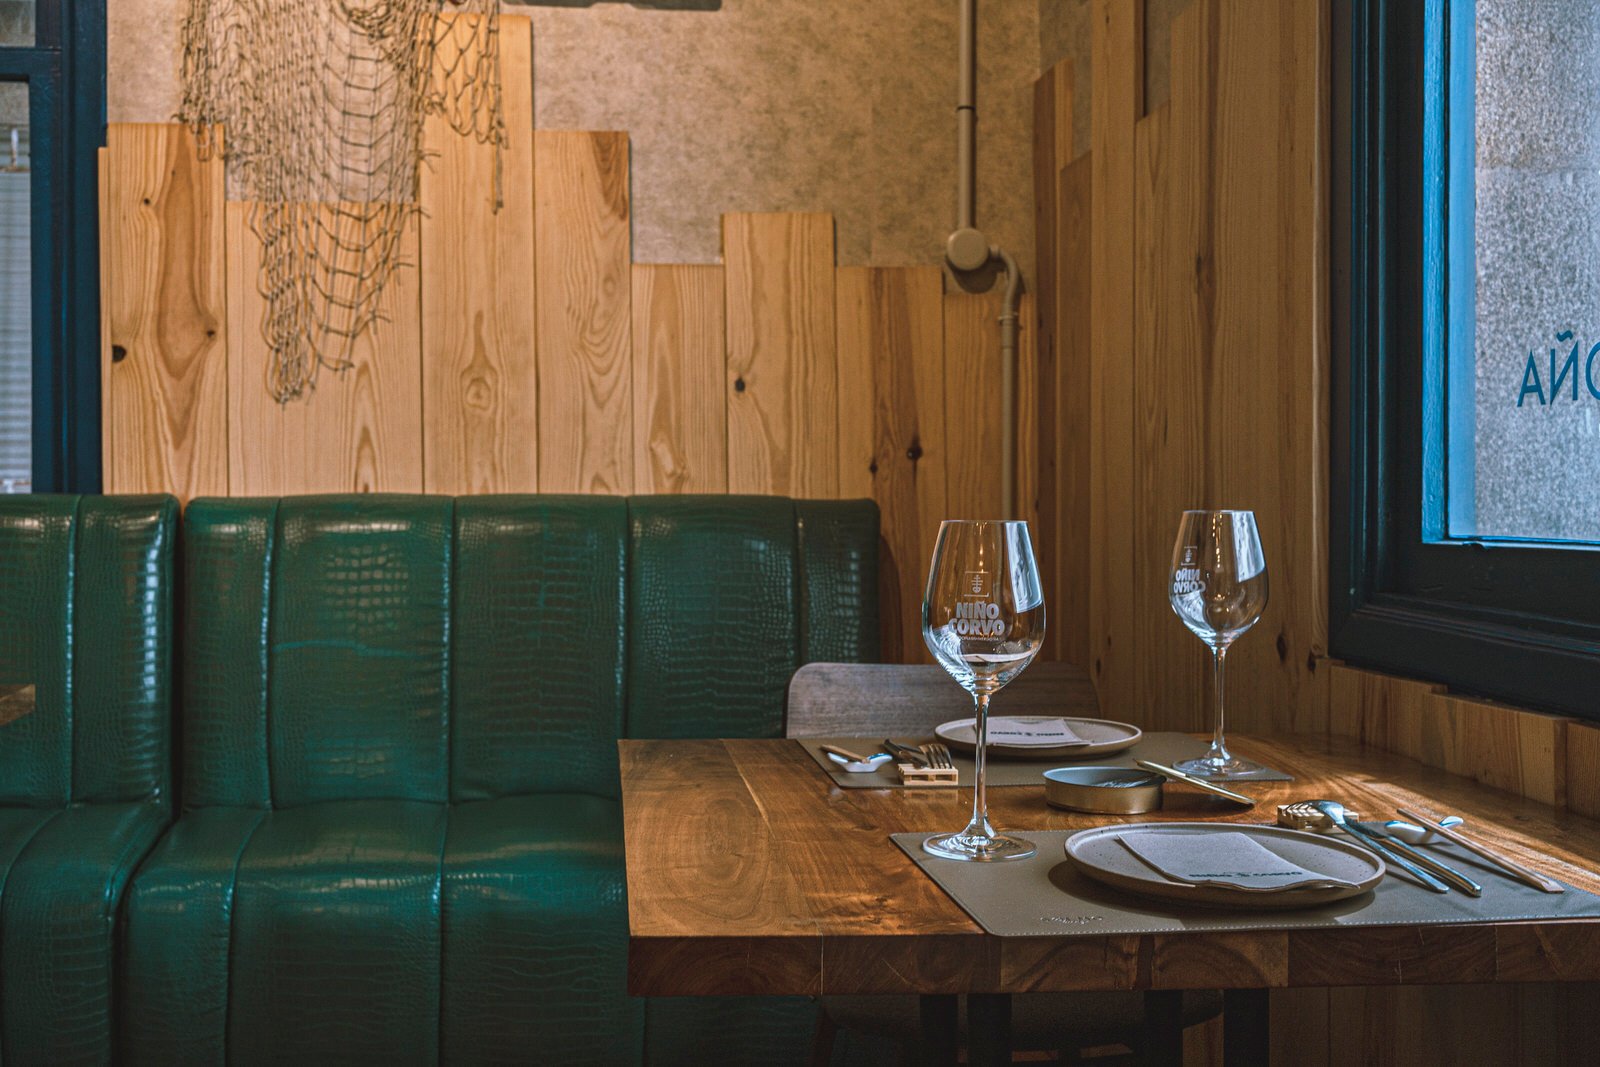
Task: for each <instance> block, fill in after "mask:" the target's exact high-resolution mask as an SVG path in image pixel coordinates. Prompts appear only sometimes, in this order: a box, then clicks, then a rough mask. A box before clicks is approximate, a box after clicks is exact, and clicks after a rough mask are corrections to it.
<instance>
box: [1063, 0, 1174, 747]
mask: <svg viewBox="0 0 1600 1067" xmlns="http://www.w3.org/2000/svg"><path fill="white" fill-rule="evenodd" d="M1090 19H1091V21H1092V24H1093V29H1092V43H1091V54H1092V56H1093V58H1094V91H1093V94H1092V97H1093V98H1092V100H1091V102H1090V128H1091V130H1092V134H1091V145H1092V147H1091V151H1092V153H1093V160H1094V162H1093V178H1092V183H1093V192H1092V196H1093V199H1094V206H1095V216H1096V217H1095V226H1094V231H1093V233H1092V235H1091V237H1090V249H1089V254H1090V277H1091V278H1092V282H1091V290H1090V324H1089V331H1090V350H1091V351H1092V352H1093V353H1094V354H1095V358H1094V360H1093V362H1092V364H1091V365H1090V370H1089V392H1088V394H1087V399H1088V404H1089V407H1088V411H1087V412H1086V413H1083V414H1081V415H1080V416H1079V417H1083V418H1087V419H1088V422H1089V427H1090V431H1089V432H1090V438H1089V448H1090V457H1089V481H1090V486H1089V499H1090V503H1091V512H1090V516H1089V531H1088V537H1089V561H1090V563H1089V659H1088V662H1087V663H1086V664H1085V666H1086V667H1087V668H1088V669H1089V672H1090V675H1091V676H1092V677H1093V678H1094V679H1095V684H1096V685H1097V686H1098V688H1099V692H1100V709H1101V711H1102V713H1103V714H1105V715H1108V716H1111V717H1113V718H1123V719H1127V718H1138V719H1140V720H1141V721H1147V718H1146V717H1147V709H1146V708H1145V706H1144V705H1142V704H1141V702H1140V696H1141V691H1142V687H1141V686H1140V684H1139V679H1140V672H1141V671H1142V670H1143V669H1144V668H1143V665H1142V664H1141V662H1140V660H1139V650H1138V649H1137V648H1136V647H1135V645H1134V621H1133V620H1134V614H1135V611H1136V600H1137V598H1138V597H1141V596H1143V597H1151V596H1159V595H1161V594H1160V591H1159V590H1155V589H1141V588H1137V587H1136V586H1135V571H1134V559H1133V550H1134V544H1135V537H1134V528H1133V524H1134V516H1133V498H1132V487H1133V485H1134V469H1135V463H1136V460H1135V456H1134V449H1133V416H1132V411H1133V408H1132V405H1133V397H1134V380H1133V362H1132V360H1130V359H1129V358H1128V357H1127V352H1128V349H1129V347H1130V344H1131V332H1132V330H1131V327H1132V323H1133V269H1134V260H1133V242H1134V204H1133V198H1132V195H1131V194H1132V191H1133V184H1134V123H1135V121H1136V120H1137V119H1138V117H1139V113H1140V111H1141V110H1142V107H1141V101H1140V94H1141V91H1142V86H1143V84H1144V77H1143V57H1144V42H1143V21H1144V13H1143V5H1142V4H1139V3H1131V2H1129V0H1093V3H1092V6H1091V9H1090ZM1152 725H1155V724H1154V723H1152Z"/></svg>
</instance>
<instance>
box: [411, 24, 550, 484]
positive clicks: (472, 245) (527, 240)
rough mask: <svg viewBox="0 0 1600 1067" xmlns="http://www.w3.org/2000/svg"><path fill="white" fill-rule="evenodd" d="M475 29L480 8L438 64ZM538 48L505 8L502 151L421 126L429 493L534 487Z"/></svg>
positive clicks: (439, 122)
mask: <svg viewBox="0 0 1600 1067" xmlns="http://www.w3.org/2000/svg"><path fill="white" fill-rule="evenodd" d="M478 26H479V18H478V17H477V16H471V15H459V16H456V17H455V19H454V20H453V22H452V31H451V33H450V34H449V35H448V36H446V37H445V39H444V40H443V42H442V43H441V46H440V48H441V53H440V54H441V61H443V62H449V61H450V60H451V58H452V54H453V53H454V52H456V51H459V50H460V49H461V48H462V47H463V46H464V45H465V44H466V43H467V39H468V38H469V36H470V35H471V34H472V33H473V32H474V31H475V30H476V29H477V28H478ZM532 47H533V38H532V29H531V27H530V23H529V20H528V19H527V18H526V17H525V16H515V15H503V16H501V18H500V68H501V80H502V82H503V84H504V95H503V97H502V101H503V106H504V113H505V124H506V131H507V136H508V138H509V143H508V144H507V145H506V146H505V147H504V149H503V150H497V149H496V147H495V146H494V145H488V144H481V143H479V142H478V141H477V140H476V139H475V138H473V137H463V136H461V135H460V134H458V133H456V132H455V131H454V130H453V129H451V127H450V123H449V122H448V121H447V120H446V119H445V118H444V117H442V116H438V115H435V116H432V117H431V118H429V119H428V122H427V126H426V129H425V131H424V147H425V149H426V150H427V151H428V152H429V153H430V155H431V159H430V162H429V164H428V165H425V166H424V168H423V172H422V180H421V189H422V195H421V202H422V211H423V217H422V222H421V240H422V260H421V265H420V266H421V272H422V276H421V282H422V285H421V289H422V370H423V379H422V385H423V405H422V411H423V420H424V421H423V454H424V464H425V468H424V471H423V475H424V477H423V482H424V485H425V486H426V488H427V491H428V492H432V493H451V494H456V493H508V492H522V493H528V492H533V491H534V490H535V489H536V488H537V487H538V475H539V466H538V397H537V388H536V383H537V377H536V372H535V367H534V300H533V298H532V292H533V291H534V289H535V285H534V254H533V245H534V233H533V230H534V224H533V191H532V190H533V186H534V177H533V74H532V69H531V67H532ZM497 165H498V166H499V167H500V168H501V183H500V188H501V189H503V192H504V198H503V199H504V202H503V203H502V204H501V205H500V208H499V210H498V211H496V210H495V194H496V184H495V168H496V166H497Z"/></svg>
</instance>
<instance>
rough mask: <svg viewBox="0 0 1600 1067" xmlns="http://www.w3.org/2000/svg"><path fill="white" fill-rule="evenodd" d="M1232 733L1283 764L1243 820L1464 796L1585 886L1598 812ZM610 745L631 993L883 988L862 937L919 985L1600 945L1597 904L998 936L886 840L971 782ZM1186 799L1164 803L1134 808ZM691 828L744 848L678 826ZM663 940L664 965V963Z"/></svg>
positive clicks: (1028, 818) (1563, 971)
mask: <svg viewBox="0 0 1600 1067" xmlns="http://www.w3.org/2000/svg"><path fill="white" fill-rule="evenodd" d="M1236 745H1237V747H1238V748H1239V749H1240V750H1241V751H1242V752H1243V753H1244V754H1245V755H1246V756H1248V757H1249V758H1253V759H1259V760H1262V761H1264V762H1267V763H1269V764H1272V765H1273V766H1277V767H1280V768H1283V769H1284V770H1286V771H1288V772H1289V773H1291V774H1293V775H1294V776H1295V780H1294V781H1293V782H1282V783H1262V784H1260V785H1258V786H1254V787H1252V792H1253V793H1255V794H1257V795H1258V798H1259V801H1258V804H1257V807H1256V808H1255V809H1254V810H1253V811H1252V812H1250V813H1247V815H1245V816H1244V817H1242V819H1243V821H1249V822H1262V821H1265V820H1267V819H1268V818H1269V817H1270V813H1271V812H1272V810H1273V808H1274V806H1275V805H1276V804H1279V803H1284V802H1287V801H1288V800H1290V799H1296V798H1304V797H1306V796H1313V795H1318V796H1337V797H1341V798H1343V799H1344V800H1345V801H1346V802H1348V803H1349V804H1350V805H1352V806H1353V807H1355V808H1356V809H1357V810H1361V811H1372V812H1382V811H1392V810H1394V808H1395V807H1396V806H1399V805H1407V806H1410V805H1411V804H1413V803H1419V802H1424V798H1426V799H1425V803H1426V804H1427V805H1428V806H1431V807H1433V808H1434V809H1436V810H1449V811H1452V812H1459V813H1460V814H1462V815H1463V816H1464V817H1465V818H1466V819H1467V822H1468V824H1469V825H1471V826H1473V827H1474V828H1475V832H1476V833H1477V834H1478V835H1479V836H1480V837H1481V838H1482V839H1483V840H1485V841H1486V842H1487V843H1488V844H1490V845H1491V846H1492V847H1493V848H1495V849H1496V850H1499V851H1503V852H1505V853H1507V854H1509V855H1511V856H1513V857H1514V858H1516V859H1518V860H1519V861H1525V862H1527V863H1529V864H1530V865H1532V866H1535V867H1538V868H1539V869H1540V870H1543V871H1546V872H1548V873H1550V874H1552V875H1554V876H1556V877H1558V878H1561V879H1562V880H1564V881H1567V882H1569V883H1571V884H1574V885H1576V886H1578V887H1579V888H1583V889H1587V890H1589V891H1591V892H1592V891H1595V890H1597V889H1600V873H1596V867H1597V865H1600V826H1597V825H1596V824H1594V823H1591V822H1587V821H1584V820H1578V819H1573V818H1571V817H1569V816H1565V815H1562V814H1559V813H1556V812H1554V811H1553V810H1552V809H1551V808H1550V807H1549V806H1548V805H1543V804H1540V803H1537V802H1534V801H1530V800H1524V799H1519V798H1515V797H1510V796H1508V795H1507V794H1505V793H1503V792H1500V791H1498V790H1494V789H1490V788H1488V787H1486V786H1483V785H1480V784H1478V783H1475V782H1472V781H1469V780H1467V779H1465V778H1462V777H1460V776H1457V775H1452V774H1449V773H1447V772H1444V771H1440V770H1436V769H1431V768H1427V767H1424V766H1422V765H1421V764H1418V763H1417V762H1415V761H1413V760H1409V759H1406V758H1404V757H1401V756H1396V755H1392V754H1387V753H1381V752H1376V751H1374V750H1372V749H1367V748H1362V747H1361V746H1359V745H1357V744H1355V743H1354V742H1350V741H1347V740H1343V739H1333V738H1329V739H1321V740H1319V739H1315V738H1272V739H1268V738H1253V737H1250V738H1247V737H1240V738H1237V739H1236ZM620 751H621V761H622V782H623V820H624V832H625V840H626V845H625V847H626V850H627V868H628V907H629V926H630V931H631V936H632V945H633V948H632V957H633V966H632V968H631V970H632V974H631V981H630V989H631V991H632V992H634V993H635V994H639V995H662V996H670V995H674V994H677V993H681V992H685V991H687V990H690V989H693V990H704V989H712V988H714V989H717V990H720V991H723V992H731V991H738V992H743V993H750V994H793V993H816V992H819V991H820V992H822V993H864V992H869V991H870V992H880V991H884V989H885V987H886V986H894V983H893V982H891V981H890V980H889V977H888V976H887V975H886V974H885V972H884V968H882V967H881V966H879V965H877V964H875V963H874V962H873V960H874V958H875V957H876V956H877V954H876V953H874V951H873V946H881V952H882V953H883V957H884V958H892V959H894V960H897V961H902V962H904V963H906V964H907V966H917V965H918V964H919V961H920V965H922V966H923V967H924V969H921V970H908V971H906V972H904V974H902V976H901V978H900V980H899V983H898V986H897V987H896V988H895V991H904V989H905V987H906V985H907V984H911V985H914V986H915V988H916V989H917V991H920V992H930V993H937V992H957V991H965V990H967V989H972V988H978V989H986V990H993V991H1001V992H1024V991H1033V990H1061V991H1065V990H1073V989H1097V988H1098V989H1127V988H1161V987H1165V988H1178V987H1183V986H1186V985H1202V986H1206V987H1212V988H1215V987H1218V986H1221V987H1232V986H1243V987H1256V988H1260V987H1267V988H1274V989H1280V988H1292V987H1300V986H1316V987H1321V986H1345V985H1352V984H1375V985H1382V986H1385V987H1397V986H1415V985H1435V984H1449V985H1452V986H1456V985H1459V984H1462V983H1499V982H1507V981H1529V980H1540V981H1547V982H1549V981H1584V982H1592V981H1595V980H1597V979H1600V952H1594V951H1585V950H1584V946H1585V945H1588V946H1590V947H1591V948H1592V946H1593V945H1595V944H1600V934H1597V930H1600V921H1592V920H1566V921H1560V922H1539V921H1535V922H1518V923H1503V924H1494V923H1481V924H1477V925H1467V926H1454V925H1451V926H1435V925H1431V924H1418V925H1415V926H1409V927H1378V928H1320V929H1315V930H1305V931H1289V932H1284V931H1273V930H1261V931H1233V932H1229V933H1227V934H1225V935H1224V934H1201V935H1184V934H1162V935H1159V936H1151V937H1131V938H1129V937H1108V938H1097V937H1094V936H1093V935H1088V936H1078V937H1071V938H1060V939H1056V938H994V937H990V936H988V935H986V934H984V933H983V932H982V931H981V929H980V928H979V927H978V926H977V925H976V924H975V923H974V922H973V921H972V920H971V919H970V918H968V917H967V915H966V913H965V912H963V911H962V910H961V908H960V907H959V906H958V905H957V904H955V902H954V901H952V900H951V899H950V898H949V897H947V896H946V895H945V894H944V893H943V892H942V891H939V890H938V889H937V886H936V885H935V883H934V882H933V881H932V879H929V878H928V877H927V876H926V875H924V874H923V873H922V872H921V871H920V870H919V869H918V868H917V867H916V866H915V865H914V864H913V863H912V862H911V860H910V859H908V858H907V857H905V856H903V855H902V854H900V853H899V852H898V850H896V849H894V848H893V847H892V846H891V845H890V844H889V843H888V842H886V841H885V836H886V835H888V834H892V833H898V832H909V831H917V830H926V829H928V828H929V827H934V826H942V825H945V824H950V825H960V823H961V822H962V821H964V820H965V818H966V817H967V815H968V814H969V812H968V810H967V809H966V808H964V807H963V805H964V804H968V803H970V797H969V796H968V795H966V794H962V793H961V792H960V791H958V790H951V791H949V792H948V793H941V794H939V795H937V796H935V795H931V794H929V793H919V792H917V791H913V790H855V789H853V790H841V789H838V788H837V787H835V786H833V785H832V784H831V782H829V781H828V780H827V778H826V776H825V775H824V774H823V773H822V771H821V769H820V768H818V767H817V766H816V764H815V762H814V761H813V760H811V758H810V757H809V756H808V755H807V754H806V753H805V752H804V750H803V749H801V748H800V746H798V745H797V744H795V743H794V742H793V741H784V740H749V741H623V742H621V745H620ZM990 805H991V811H992V813H993V816H994V818H995V820H996V822H997V823H998V824H1000V825H1004V826H1007V827H1012V828H1017V829H1024V830H1026V829H1044V828H1049V829H1059V830H1072V829H1077V828H1081V827H1088V826H1095V825H1103V824H1104V822H1105V821H1106V817H1105V816H1095V815H1077V814H1073V813H1069V812H1060V811H1054V810H1052V809H1049V808H1048V807H1046V806H1045V805H1043V804H1042V803H1041V802H1040V799H1039V790H1038V789H1036V788H1016V789H1008V790H999V791H997V792H995V793H994V794H992V795H991V797H990ZM1193 814H1194V813H1193V812H1186V811H1183V810H1178V808H1177V806H1176V805H1175V806H1174V808H1172V809H1169V810H1166V811H1163V812H1160V813H1156V814H1153V815H1142V816H1137V817H1130V818H1137V820H1139V821H1148V820H1149V819H1151V818H1158V819H1173V818H1192V817H1193ZM1232 818H1236V819H1238V818H1240V817H1238V816H1232ZM706 840H710V841H719V840H737V841H738V842H739V847H738V848H685V847H684V844H683V843H684V842H685V841H706ZM923 942H925V944H919V943H923ZM730 946H736V947H737V952H733V951H730ZM933 946H936V948H937V951H936V953H935V952H933V951H932V950H931V949H932V947H933ZM836 947H837V949H838V951H837V952H835V948H836ZM668 959H670V960H671V961H672V962H673V966H672V967H670V968H669V967H666V966H662V965H661V961H663V960H668ZM825 960H827V961H830V962H829V963H828V964H827V965H826V966H825V965H824V962H823V961H825ZM769 964H770V966H769ZM1312 1030H1313V1032H1323V1033H1326V1031H1317V1030H1316V1027H1315V1026H1313V1027H1312Z"/></svg>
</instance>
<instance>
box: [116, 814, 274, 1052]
mask: <svg viewBox="0 0 1600 1067" xmlns="http://www.w3.org/2000/svg"><path fill="white" fill-rule="evenodd" d="M267 814H268V813H267V812H266V811H265V810H263V809H261V808H225V807H213V808H201V809H199V810H197V811H191V812H188V813H187V814H185V815H184V816H183V818H181V819H179V820H178V822H177V824H176V825H175V826H174V827H173V828H172V829H171V831H169V832H168V833H167V835H166V836H165V837H163V838H162V839H161V843H160V844H159V845H158V846H157V847H156V849H155V851H154V852H153V853H152V854H151V856H150V858H149V859H148V860H146V861H145V863H144V866H143V867H141V868H140V870H139V874H138V877H137V879H136V880H135V881H134V884H133V887H132V888H131V889H130V890H129V891H128V898H127V904H126V905H125V907H124V921H123V942H122V943H123V957H122V963H121V966H122V981H121V983H120V990H121V995H122V1007H121V1010H120V1011H119V1012H118V1020H119V1029H120V1035H119V1046H120V1048H121V1049H122V1052H123V1058H124V1059H125V1060H127V1062H129V1063H137V1064H149V1065H150V1067H164V1065H169V1064H170V1065H172V1067H182V1065H185V1064H194V1065H196V1067H199V1065H204V1064H216V1063H223V1062H225V1061H226V1058H227V1041H228V981H229V975H228V946H229V943H230V941H231V938H232V933H233V900H234V880H235V877H236V875H237V874H238V869H239V861H240V860H241V859H242V858H243V856H244V850H245V848H246V846H247V845H249V843H250V839H251V837H252V835H254V833H255V831H256V828H257V827H258V826H259V825H260V824H261V821H262V820H263V819H265V818H267Z"/></svg>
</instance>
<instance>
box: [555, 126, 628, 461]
mask: <svg viewBox="0 0 1600 1067" xmlns="http://www.w3.org/2000/svg"><path fill="white" fill-rule="evenodd" d="M630 226H631V222H630V214H629V201H628V136H627V134H625V133H593V132H576V131H565V130H563V131H552V130H540V131H538V132H537V133H536V134H535V136H534V230H535V234H536V241H535V245H536V249H537V251H536V258H537V262H536V265H535V271H536V273H537V276H538V279H539V284H538V286H537V287H536V289H535V292H536V293H537V296H538V310H537V316H538V325H537V330H538V368H539V370H538V375H539V430H538V437H539V446H538V447H539V488H540V490H541V491H543V492H547V493H626V492H628V491H630V490H631V489H632V487H633V484H634V478H633V397H632V369H631V361H632V355H633V352H632V349H633V343H632V338H631V334H632V308H631V303H632V290H633V283H632V236H631V231H630Z"/></svg>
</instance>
